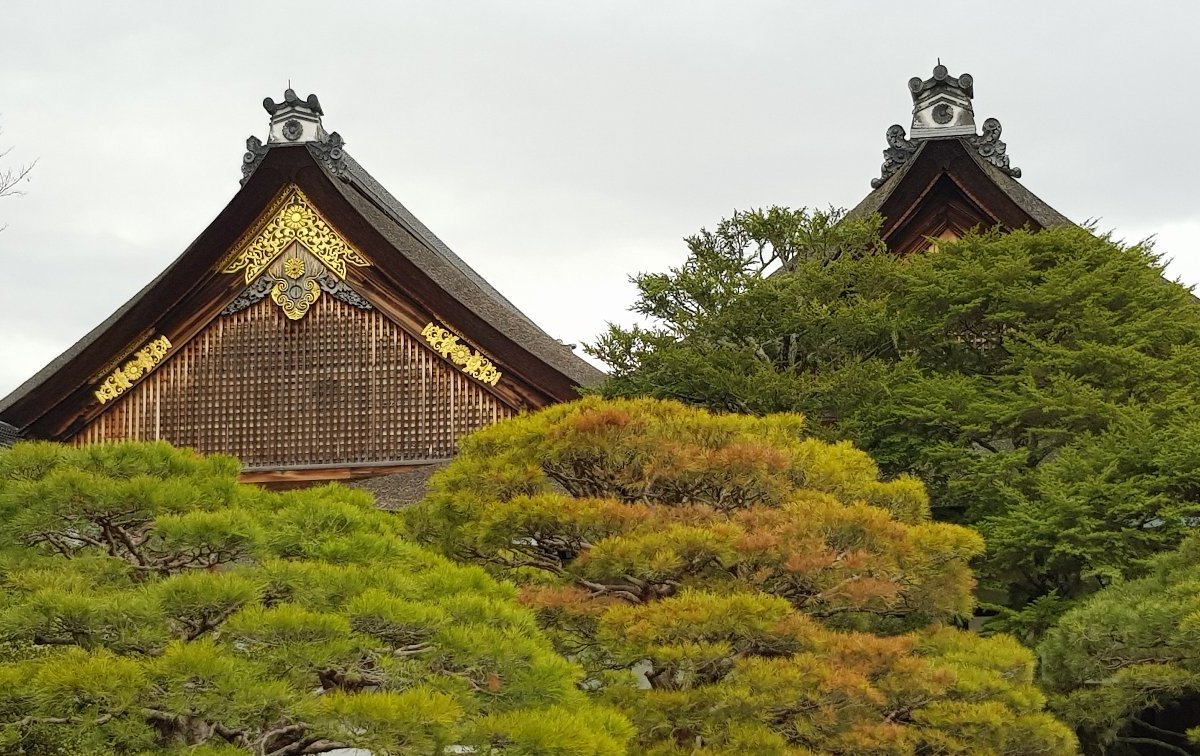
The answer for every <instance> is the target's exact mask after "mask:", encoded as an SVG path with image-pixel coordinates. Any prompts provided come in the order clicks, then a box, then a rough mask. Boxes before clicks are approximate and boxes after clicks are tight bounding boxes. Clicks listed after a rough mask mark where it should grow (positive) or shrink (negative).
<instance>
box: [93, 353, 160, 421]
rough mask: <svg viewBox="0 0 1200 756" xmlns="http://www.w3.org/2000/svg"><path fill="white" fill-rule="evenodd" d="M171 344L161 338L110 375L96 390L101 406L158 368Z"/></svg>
mask: <svg viewBox="0 0 1200 756" xmlns="http://www.w3.org/2000/svg"><path fill="white" fill-rule="evenodd" d="M170 349H171V342H170V341H168V340H167V337H166V336H159V337H158V338H157V339H155V340H154V341H151V342H150V343H149V344H147V345H146V346H144V347H142V348H141V349H139V350H138V351H137V353H136V354H134V355H133V359H131V360H129V361H128V362H126V363H125V364H124V365H122V366H121V367H119V368H117V369H116V370H114V371H112V372H111V373H109V374H108V377H107V378H105V379H104V382H103V383H101V384H100V387H99V388H97V389H96V390H95V392H94V393H95V395H96V398H97V399H99V400H100V403H101V404H104V403H105V402H108V401H111V400H113V399H116V398H117V397H118V396H120V395H121V394H124V393H125V392H126V391H127V390H128V389H129V387H131V386H132V385H133V384H134V383H135V382H137V380H138V379H139V378H141V377H142V376H144V375H146V374H147V373H149V372H150V371H151V370H153V369H154V368H155V367H157V366H158V364H159V363H160V362H162V361H163V358H164V357H166V356H167V352H168V351H170Z"/></svg>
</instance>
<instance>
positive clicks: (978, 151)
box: [848, 62, 1071, 254]
mask: <svg viewBox="0 0 1200 756" xmlns="http://www.w3.org/2000/svg"><path fill="white" fill-rule="evenodd" d="M974 85H975V80H974V77H972V76H971V75H970V74H966V73H964V74H961V75H959V76H957V77H955V76H951V75H950V73H949V71H948V70H947V69H946V67H945V66H943V65H941V63H940V62H939V63H938V65H937V66H936V67H935V68H934V69H933V75H932V76H931V77H930V78H928V79H922V78H920V77H914V78H912V79H911V80H909V83H908V88H909V92H910V93H911V95H912V99H913V110H912V123H911V125H910V132H909V133H906V131H905V129H904V127H903V126H901V125H900V124H894V125H892V126H891V127H889V128H888V130H887V133H886V140H887V145H888V146H887V148H886V149H885V150H884V151H883V157H884V161H883V165H882V166H881V167H880V175H879V177H877V178H875V179H873V180H872V181H871V187H872V189H873V191H872V192H871V193H870V194H868V195H867V196H866V197H865V198H863V200H862V201H861V202H859V203H858V205H857V206H855V207H854V208H853V209H852V210H851V211H850V212H849V214H848V215H849V217H863V216H867V215H871V214H873V213H879V214H880V215H882V216H883V217H884V226H883V229H882V235H883V238H884V241H885V242H887V244H888V247H889V249H892V250H893V251H895V252H897V253H900V254H904V253H907V252H909V251H912V250H913V249H915V248H918V247H920V246H921V245H922V244H924V243H925V242H924V239H925V238H926V237H928V236H937V235H939V234H941V233H944V232H945V231H946V230H950V231H952V232H954V233H962V232H964V231H966V230H967V229H969V228H973V227H979V226H982V227H987V228H990V227H993V226H1000V227H1003V228H1007V229H1016V228H1023V227H1030V228H1034V229H1041V228H1050V227H1053V226H1063V225H1070V224H1071V221H1070V220H1069V219H1068V218H1066V217H1065V216H1063V215H1062V213H1059V212H1058V211H1057V210H1055V209H1054V208H1053V207H1051V206H1050V205H1048V204H1047V203H1046V202H1044V201H1043V200H1042V199H1040V198H1039V197H1038V196H1037V195H1035V194H1034V193H1033V192H1031V191H1030V190H1029V189H1027V188H1026V187H1025V186H1024V185H1022V184H1021V183H1020V182H1019V181H1018V180H1017V179H1019V178H1020V177H1021V170H1020V169H1019V168H1016V167H1014V166H1013V165H1012V164H1011V160H1010V157H1009V155H1008V147H1007V145H1006V144H1005V143H1004V142H1003V141H1002V140H1001V139H1000V135H1001V130H1002V127H1001V125H1000V121H998V120H997V119H995V118H988V119H987V120H985V121H984V122H983V127H982V129H980V130H978V131H977V128H976V125H975V109H974V95H975V86H974Z"/></svg>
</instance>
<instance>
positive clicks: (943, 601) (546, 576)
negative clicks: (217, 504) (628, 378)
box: [406, 399, 1073, 756]
mask: <svg viewBox="0 0 1200 756" xmlns="http://www.w3.org/2000/svg"><path fill="white" fill-rule="evenodd" d="M406 520H407V522H408V525H409V527H410V530H411V531H412V532H413V533H414V534H415V535H416V536H418V537H419V538H421V539H423V540H426V541H428V542H430V543H433V544H437V545H438V546H440V547H441V548H442V549H443V551H444V552H445V553H446V554H448V555H450V556H452V557H455V558H457V559H460V560H464V561H472V562H476V563H479V564H482V565H485V566H487V567H488V568H489V569H491V570H493V571H494V572H495V573H496V574H497V575H500V576H503V577H506V578H508V579H511V580H513V581H515V582H517V583H518V584H519V585H521V586H522V588H521V593H520V600H521V601H522V603H524V604H525V605H526V606H528V607H530V608H531V609H533V610H534V612H535V614H536V617H537V619H538V622H539V624H541V625H542V627H543V628H545V630H546V631H547V633H548V634H549V635H550V637H551V638H552V639H553V640H554V642H555V643H556V644H557V645H558V647H559V649H560V651H561V652H562V653H564V654H566V655H568V656H569V657H570V658H571V659H572V660H574V661H577V662H579V663H581V664H583V665H584V666H585V668H587V669H588V670H589V672H590V674H591V676H592V677H591V680H590V682H589V683H588V685H589V687H591V688H592V689H593V690H595V691H596V694H597V695H599V696H602V697H603V698H605V699H606V700H608V701H610V702H613V703H615V704H617V705H619V706H621V707H622V708H623V709H624V711H625V712H626V714H627V715H628V716H629V717H630V718H631V719H632V720H633V721H634V722H635V724H636V725H637V727H638V731H639V743H638V752H639V753H646V754H663V755H665V754H685V753H696V752H702V753H705V754H713V755H719V754H740V753H763V754H781V755H783V754H787V755H788V756H792V755H794V754H806V753H826V754H859V753H861V754H890V753H895V754H915V753H918V752H926V751H927V752H930V753H935V752H939V751H938V750H937V749H939V748H943V747H946V746H945V744H946V743H949V742H951V741H952V740H953V739H955V738H957V737H958V734H957V732H942V731H941V730H940V729H939V728H941V727H942V725H941V724H939V723H941V722H943V721H950V720H949V719H948V717H949V715H948V714H947V713H945V712H950V711H954V712H968V714H965V715H964V716H967V717H968V719H969V712H970V711H972V710H971V709H970V708H969V707H968V708H959V709H946V710H945V711H944V712H943V711H942V710H940V709H937V708H932V709H931V707H934V706H935V704H944V703H953V702H961V703H964V704H968V703H974V702H986V703H994V704H996V705H997V706H999V707H1000V710H1003V711H1004V712H1006V713H1005V715H1004V716H1003V717H1000V718H999V719H996V718H995V717H993V716H992V713H991V712H992V711H993V710H992V709H988V710H987V711H986V712H985V711H984V710H982V709H980V710H978V712H979V713H980V716H981V717H983V715H984V714H985V713H986V715H987V716H986V717H985V718H984V719H983V720H981V721H972V722H971V723H970V724H971V726H972V727H974V728H976V730H977V731H978V732H979V733H990V735H988V736H987V737H992V736H994V737H995V738H996V739H998V740H999V741H1004V740H1005V739H1006V738H1008V739H1009V740H1012V739H1013V737H1015V736H1011V737H1010V734H1009V733H1008V730H1007V728H1010V727H1011V726H1014V724H1013V723H1015V722H1018V721H1020V722H1024V723H1025V724H1022V725H1021V727H1022V728H1023V729H1022V732H1023V733H1025V734H1023V735H1022V736H1021V737H1022V738H1025V736H1026V735H1027V734H1028V733H1027V730H1028V729H1029V726H1031V725H1030V723H1032V726H1033V730H1032V731H1033V732H1034V733H1035V735H1034V736H1033V740H1028V738H1026V740H1025V741H1023V742H1029V743H1034V744H1037V748H1042V746H1043V745H1045V746H1046V747H1045V749H1044V750H1042V751H1041V752H1044V753H1055V754H1060V753H1064V754H1065V753H1071V752H1072V742H1073V741H1072V740H1071V738H1070V735H1069V732H1068V731H1067V730H1066V729H1065V728H1064V727H1063V726H1062V725H1060V724H1058V723H1057V722H1055V721H1054V720H1053V719H1051V718H1050V717H1048V716H1047V715H1045V714H1044V713H1043V712H1042V709H1043V707H1044V704H1045V701H1044V699H1043V698H1042V697H1041V696H1040V694H1038V693H1037V691H1036V689H1035V688H1033V686H1032V669H1033V657H1032V655H1031V654H1030V653H1029V652H1028V651H1026V650H1024V649H1022V648H1020V646H1018V645H1016V644H1015V643H1014V642H1012V641H1010V640H1008V639H1003V638H1000V639H980V638H978V637H975V636H973V635H970V634H967V633H963V632H961V631H958V630H954V629H949V628H947V627H945V626H944V625H943V624H939V623H945V622H947V621H950V620H953V619H955V618H957V617H962V616H965V615H966V614H968V613H969V612H970V610H971V608H972V606H973V604H972V597H971V589H972V587H973V586H974V580H973V578H972V575H971V570H970V566H969V562H970V560H971V559H973V558H974V557H977V556H978V555H980V554H981V553H982V551H983V543H982V541H981V539H980V538H979V536H978V535H977V534H976V533H975V532H974V531H971V530H968V529H966V528H961V527H957V526H953V525H945V524H938V523H932V522H930V521H929V519H928V499H927V497H926V496H925V492H924V489H923V487H922V486H921V484H920V483H919V482H918V481H916V480H914V479H912V478H901V479H898V480H894V481H883V480H880V479H879V475H878V469H877V468H876V466H875V464H874V463H873V462H872V461H871V459H870V458H869V457H867V456H866V455H865V454H863V453H862V452H861V451H858V450H857V449H855V448H853V447H852V446H850V445H849V444H834V445H831V444H827V443H824V442H821V441H819V440H816V439H813V438H808V437H805V436H804V435H803V419H802V418H800V417H798V416H795V415H781V416H769V417H765V418H753V417H744V416H736V415H713V414H710V413H707V412H704V411H701V410H696V409H691V408H688V407H684V406H683V405H680V404H677V403H673V402H662V401H651V400H629V401H617V402H605V401H601V400H598V399H585V400H583V401H581V402H577V403H574V404H570V405H558V406H556V407H552V408H550V409H548V410H545V411H543V412H540V413H537V414H535V415H528V416H524V417H521V418H518V419H516V420H514V421H510V422H506V423H502V424H499V425H497V426H494V427H492V428H490V429H487V430H484V431H482V432H480V433H477V434H475V435H474V436H472V437H470V438H468V439H467V440H466V441H465V442H464V444H463V449H462V452H461V455H460V457H459V459H458V460H457V461H456V462H454V463H453V464H452V465H451V466H450V467H449V468H447V470H445V471H444V472H443V473H441V474H440V475H439V476H437V477H436V478H434V480H433V481H432V484H431V493H430V495H429V496H428V497H427V499H426V500H425V501H424V502H422V504H421V505H419V506H418V507H415V508H414V509H412V510H409V511H408V512H407V513H406ZM925 711H929V714H928V715H921V716H918V714H919V713H920V712H925ZM922 717H924V718H922ZM953 726H954V728H955V729H956V730H957V729H961V728H962V727H964V725H962V724H961V723H959V722H956V723H955V724H954V725H953ZM1039 728H1040V729H1039ZM981 737H982V735H981ZM1014 742H1015V741H1014ZM1047 744H1048V745H1047ZM981 752H987V751H981ZM1001 752H1003V751H996V753H1001Z"/></svg>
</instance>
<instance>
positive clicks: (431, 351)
mask: <svg viewBox="0 0 1200 756" xmlns="http://www.w3.org/2000/svg"><path fill="white" fill-rule="evenodd" d="M263 106H264V107H265V108H266V110H267V112H268V114H269V115H270V133H269V135H268V136H267V139H266V141H265V142H263V141H262V140H260V139H258V138H257V137H250V139H249V140H247V152H246V154H245V157H244V160H243V164H242V174H243V177H242V187H241V189H240V191H238V192H237V194H236V195H235V196H234V197H233V199H232V200H231V201H230V202H229V204H228V205H227V206H226V207H225V208H224V210H222V211H221V213H220V214H219V215H218V216H217V217H216V219H215V220H213V222H212V223H211V224H210V225H209V226H208V227H207V228H206V229H205V230H204V232H203V233H201V234H200V236H199V237H198V238H197V239H196V240H195V241H194V242H192V244H191V245H190V246H189V247H188V248H187V249H186V250H184V252H183V254H181V255H180V256H179V257H178V258H177V259H176V260H175V261H174V262H172V263H171V264H170V265H169V266H167V268H166V270H164V271H163V272H162V273H160V274H159V275H158V277H157V278H155V279H154V280H153V281H151V282H150V283H149V284H147V285H146V287H145V288H143V289H142V290H141V291H140V292H138V293H137V294H136V295H135V296H134V297H133V298H132V299H130V300H129V301H128V302H126V303H125V305H123V306H122V307H121V308H120V309H118V310H117V311H116V312H115V313H113V314H112V315H111V316H110V317H109V318H108V319H107V320H105V321H104V322H103V323H101V324H100V325H98V326H96V328H95V329H93V330H92V331H91V332H90V333H88V334H87V335H86V336H84V337H83V338H82V339H80V340H79V342H78V343H76V344H75V345H74V346H72V347H70V348H69V349H68V350H67V351H66V352H64V353H63V354H62V355H60V356H59V357H58V358H57V359H55V360H54V361H53V362H51V363H50V364H49V365H47V366H46V367H45V368H44V369H42V370H41V371H40V372H38V373H37V374H36V375H34V376H33V377H32V378H30V379H29V380H28V381H26V382H25V383H24V384H23V385H21V386H20V387H18V388H17V389H16V390H15V391H13V392H12V393H11V394H9V395H8V396H7V397H5V398H4V399H2V400H0V443H10V442H11V441H12V440H13V438H14V437H15V436H16V435H17V434H19V435H20V436H21V437H23V438H41V439H52V440H56V441H64V442H68V443H90V442H103V441H115V440H120V439H135V440H156V439H165V440H167V441H170V442H171V443H173V444H177V445H180V446H187V447H193V448H195V449H198V450H200V451H202V452H206V453H213V452H220V453H225V454H232V455H235V456H237V457H238V458H240V459H241V460H242V461H243V463H244V465H245V475H244V477H245V478H246V479H247V480H252V481H262V482H278V483H286V482H304V481H309V480H330V479H348V478H355V477H363V476H370V475H381V474H387V473H394V472H398V471H403V470H406V469H412V468H414V467H420V466H424V465H428V464H430V463H435V462H438V461H443V460H446V459H448V458H450V457H452V456H453V455H454V453H455V449H456V443H457V441H458V439H459V438H461V437H462V436H463V435H464V434H466V433H469V432H471V431H473V430H475V429H477V428H480V427H482V426H485V425H488V424H491V423H494V422H496V421H497V420H501V419H504V418H506V417H510V416H512V415H513V414H515V413H519V412H523V411H526V410H532V409H538V408H541V407H545V406H547V405H549V404H552V403H555V402H561V401H566V400H570V399H573V398H576V397H577V396H578V391H577V389H578V387H580V386H587V385H592V384H595V383H596V382H597V381H598V380H599V379H600V378H601V377H602V373H600V371H598V370H597V369H595V368H594V367H592V366H591V365H589V364H588V363H587V362H585V361H584V360H583V359H582V358H580V357H579V356H578V355H576V354H575V353H574V352H573V351H572V349H571V347H569V346H566V345H564V344H562V343H560V342H559V341H557V340H556V339H554V338H552V337H551V336H549V335H548V334H547V333H546V332H545V331H543V330H542V329H541V328H539V327H538V326H537V325H536V324H535V323H533V321H531V320H530V319H529V318H528V317H526V316H525V315H523V314H522V313H521V312H520V311H519V310H518V309H517V308H516V307H515V306H514V305H513V304H512V303H511V302H509V301H508V300H507V299H505V298H504V296H503V295H501V294H500V293H499V292H498V291H496V289H494V288H493V287H492V286H491V285H490V284H488V282H487V281H485V280H484V279H483V278H481V277H480V276H479V274H478V273H476V272H475V271H474V270H472V269H471V267H470V266H469V265H467V264H466V263H465V262H463V260H462V259H461V258H459V257H458V256H457V255H455V254H454V252H452V251H451V250H450V249H449V248H448V247H447V246H446V245H445V244H444V243H443V242H442V241H441V240H440V239H438V237H437V236H435V235H434V234H433V232H431V231H430V230H429V229H428V228H426V227H425V226H424V225H423V224H422V223H421V221H419V220H417V218H416V217H414V216H413V214H412V213H410V212H409V211H408V210H407V209H406V208H405V207H404V205H402V204H400V202H399V201H397V200H396V198H394V197H393V196H392V195H391V194H389V193H388V191H387V190H386V189H384V188H383V187H382V186H381V185H380V184H379V183H378V182H377V181H376V180H375V179H373V178H372V177H371V175H370V174H369V173H367V171H366V170H365V169H364V168H363V167H362V166H361V165H359V164H358V163H357V162H355V160H354V159H353V158H352V157H350V155H349V154H348V153H347V152H346V150H345V146H344V144H343V140H342V138H341V136H339V135H338V134H337V132H332V133H331V132H327V131H326V130H325V128H324V126H323V124H322V116H323V112H322V109H321V105H320V103H319V101H318V100H317V98H316V96H315V95H309V97H308V98H307V99H300V98H299V97H298V96H297V95H296V93H295V92H294V91H292V90H291V89H289V90H287V92H286V93H285V94H284V98H283V101H282V102H274V101H273V100H271V99H269V98H268V99H267V100H265V101H264V103H263Z"/></svg>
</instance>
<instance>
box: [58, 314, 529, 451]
mask: <svg viewBox="0 0 1200 756" xmlns="http://www.w3.org/2000/svg"><path fill="white" fill-rule="evenodd" d="M513 414H515V413H514V410H513V408H512V407H510V406H508V405H506V404H505V403H504V402H502V401H501V400H500V399H499V398H497V397H496V396H495V395H494V394H492V393H491V392H489V391H488V390H487V388H486V387H485V386H483V385H482V384H480V383H479V382H478V381H476V380H474V379H473V378H470V377H468V376H467V375H465V374H463V373H462V372H461V371H460V370H459V369H458V368H456V367H454V366H453V365H451V364H449V363H448V362H447V361H446V360H445V359H443V358H442V357H441V356H440V355H438V354H436V353H435V352H433V351H432V350H431V349H430V348H429V347H428V346H426V345H425V344H424V343H423V340H422V339H421V337H419V336H414V335H412V334H409V333H408V332H407V331H405V330H403V329H401V328H400V327H399V326H397V325H396V324H395V323H393V322H392V321H390V320H388V319H387V318H386V317H384V316H383V315H381V314H380V313H379V312H378V311H377V310H362V309H358V308H355V307H352V306H350V305H348V304H346V303H344V302H341V301H339V300H338V299H336V298H334V297H332V296H329V297H321V298H319V299H318V300H317V301H316V302H315V303H313V305H312V307H311V309H310V310H309V311H308V314H307V317H305V318H304V319H302V320H289V319H288V318H287V317H285V315H284V314H283V312H282V311H281V310H280V308H279V307H277V306H275V304H274V303H273V302H271V300H270V299H269V298H268V299H263V300H262V301H259V302H258V303H256V304H254V305H252V306H250V307H249V308H247V309H244V310H241V311H239V312H236V313H232V314H226V315H222V316H221V317H219V318H218V319H217V320H216V321H215V322H213V323H212V324H211V325H209V326H208V327H207V328H206V329H205V330H204V331H202V332H201V333H199V334H198V335H197V336H196V337H195V338H193V339H191V340H190V341H189V342H188V343H186V344H184V345H183V346H182V347H180V348H178V349H177V350H176V351H175V352H174V354H172V355H171V356H170V357H169V358H168V359H167V360H166V361H165V362H164V363H163V364H162V365H160V366H159V367H158V368H157V369H156V370H155V371H154V372H153V373H151V374H150V375H149V376H148V377H147V378H146V379H144V380H143V381H142V382H141V383H139V384H138V385H137V386H135V387H134V388H132V389H130V390H129V391H128V392H127V393H126V394H124V395H123V396H121V397H120V399H118V400H117V401H115V402H113V404H112V406H111V408H109V409H107V410H105V411H104V412H103V413H102V414H101V415H99V416H97V417H96V419H95V420H93V421H92V422H91V423H90V424H88V425H87V426H86V427H85V428H84V429H83V430H82V431H80V432H79V434H77V435H76V436H75V437H74V439H73V440H74V441H75V442H77V443H92V442H100V441H113V440H117V439H139V440H154V439H165V440H167V441H170V442H171V443H173V444H177V445H180V446H189V447H194V448H196V449H199V450H200V451H203V452H208V453H212V452H221V453H225V454H233V455H235V456H237V457H239V458H240V459H241V460H242V462H243V463H244V464H245V465H247V466H248V467H288V466H297V465H338V464H347V465H351V464H364V463H367V464H369V463H377V462H403V461H407V460H425V459H442V458H446V457H450V456H452V455H453V454H454V451H455V445H456V443H457V440H458V439H459V438H461V437H462V436H463V435H464V434H466V433H469V432H470V431H472V430H475V429H477V428H480V427H483V426H485V425H490V424H491V423H494V422H496V421H498V420H501V419H504V418H506V417H510V416H512V415H513Z"/></svg>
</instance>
